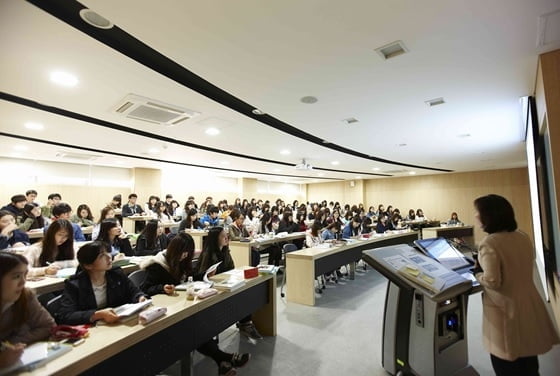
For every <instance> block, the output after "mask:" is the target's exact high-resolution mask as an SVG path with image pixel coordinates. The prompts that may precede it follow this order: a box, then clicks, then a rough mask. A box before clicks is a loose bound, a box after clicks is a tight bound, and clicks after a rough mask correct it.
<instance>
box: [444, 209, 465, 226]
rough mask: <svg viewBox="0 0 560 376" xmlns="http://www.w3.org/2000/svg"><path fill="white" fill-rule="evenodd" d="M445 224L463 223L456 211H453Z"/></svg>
mask: <svg viewBox="0 0 560 376" xmlns="http://www.w3.org/2000/svg"><path fill="white" fill-rule="evenodd" d="M447 224H448V225H461V224H463V222H461V220H460V219H459V216H458V215H457V213H455V212H453V213H451V218H449V220H448V221H447Z"/></svg>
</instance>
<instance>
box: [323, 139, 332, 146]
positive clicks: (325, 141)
mask: <svg viewBox="0 0 560 376" xmlns="http://www.w3.org/2000/svg"><path fill="white" fill-rule="evenodd" d="M330 143H331V142H330V141H327V140H323V144H325V145H326V144H330Z"/></svg>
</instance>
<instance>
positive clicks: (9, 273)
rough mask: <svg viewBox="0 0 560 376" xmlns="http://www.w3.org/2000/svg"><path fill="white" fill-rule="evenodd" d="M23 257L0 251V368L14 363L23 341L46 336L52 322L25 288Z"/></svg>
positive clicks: (25, 270)
mask: <svg viewBox="0 0 560 376" xmlns="http://www.w3.org/2000/svg"><path fill="white" fill-rule="evenodd" d="M26 275H27V260H26V259H25V257H23V256H21V255H18V254H15V253H10V252H0V299H1V300H0V312H2V314H1V315H0V342H2V344H6V343H8V344H10V345H7V346H6V345H3V346H2V350H1V351H0V370H1V369H2V368H5V367H9V366H12V365H14V364H15V363H16V362H17V361H18V360H19V358H20V357H21V355H22V353H23V349H24V348H25V346H26V345H31V344H32V343H34V342H37V341H43V340H47V339H48V338H49V335H50V332H51V328H52V327H53V326H54V325H55V322H54V320H53V318H52V317H51V315H49V313H48V312H47V311H46V310H45V309H44V308H43V307H42V306H41V304H40V303H39V301H38V300H37V298H36V297H35V294H33V292H31V290H29V289H27V288H25V278H26Z"/></svg>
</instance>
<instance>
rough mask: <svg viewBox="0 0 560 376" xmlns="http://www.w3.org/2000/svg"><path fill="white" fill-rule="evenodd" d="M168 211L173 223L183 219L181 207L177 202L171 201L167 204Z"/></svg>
mask: <svg viewBox="0 0 560 376" xmlns="http://www.w3.org/2000/svg"><path fill="white" fill-rule="evenodd" d="M168 211H169V214H170V215H171V218H173V220H174V221H175V222H177V221H180V220H181V219H183V217H184V215H185V214H184V212H183V209H182V208H181V205H180V204H179V202H178V201H177V200H171V202H170V203H169V208H168Z"/></svg>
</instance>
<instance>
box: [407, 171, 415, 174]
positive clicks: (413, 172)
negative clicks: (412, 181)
mask: <svg viewBox="0 0 560 376" xmlns="http://www.w3.org/2000/svg"><path fill="white" fill-rule="evenodd" d="M408 174H409V175H416V171H408Z"/></svg>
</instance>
